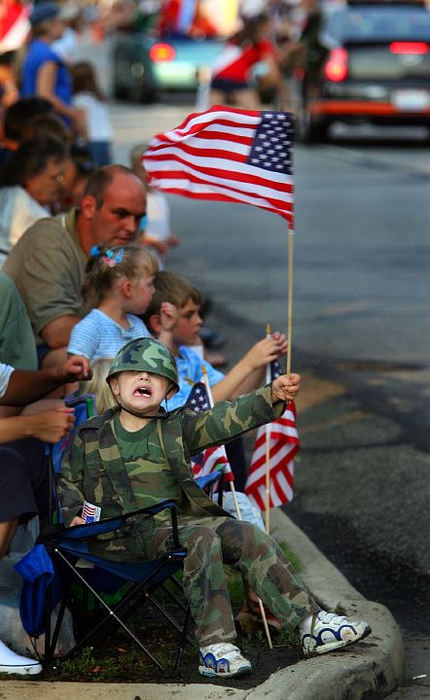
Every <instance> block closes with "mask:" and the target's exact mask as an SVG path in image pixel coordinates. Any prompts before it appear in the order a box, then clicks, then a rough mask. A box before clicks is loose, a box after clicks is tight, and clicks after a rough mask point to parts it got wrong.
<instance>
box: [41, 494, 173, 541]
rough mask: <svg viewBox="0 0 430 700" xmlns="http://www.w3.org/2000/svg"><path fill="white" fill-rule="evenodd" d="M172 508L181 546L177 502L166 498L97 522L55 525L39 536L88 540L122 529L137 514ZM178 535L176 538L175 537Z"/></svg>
mask: <svg viewBox="0 0 430 700" xmlns="http://www.w3.org/2000/svg"><path fill="white" fill-rule="evenodd" d="M166 508H167V509H168V510H170V514H171V520H172V528H173V540H174V543H175V546H176V544H177V546H178V547H179V538H178V528H177V517H176V503H175V501H171V500H164V501H160V502H159V503H156V504H155V505H153V506H148V507H147V508H139V509H138V510H133V511H131V512H130V513H124V514H123V515H118V516H115V517H113V518H106V520H99V521H98V522H96V523H88V524H85V525H74V526H73V527H65V526H61V525H57V526H54V527H49V528H47V529H46V530H44V531H43V532H42V533H41V534H40V536H39V538H38V542H40V543H43V542H46V541H47V540H52V539H57V538H61V539H62V540H64V539H66V540H87V539H90V538H92V537H97V536H98V535H104V534H106V533H108V532H113V531H114V530H120V529H121V527H123V526H124V525H125V524H126V523H127V520H129V519H130V518H132V517H135V516H136V515H146V516H147V517H148V518H150V517H152V516H154V515H156V514H157V513H160V512H161V511H162V510H165V509H166ZM175 536H176V538H175Z"/></svg>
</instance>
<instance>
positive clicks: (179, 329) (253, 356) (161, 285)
mask: <svg viewBox="0 0 430 700" xmlns="http://www.w3.org/2000/svg"><path fill="white" fill-rule="evenodd" d="M154 285H155V293H154V295H153V297H152V300H151V303H150V304H149V306H148V308H147V311H146V313H145V315H144V319H145V322H146V323H147V325H148V328H149V329H150V331H151V332H152V333H153V335H154V336H156V337H157V336H159V333H160V332H161V329H162V320H161V314H160V309H161V307H162V305H163V304H165V303H166V302H168V303H170V304H171V305H173V306H174V307H175V308H176V310H177V311H176V313H177V315H178V321H177V323H176V325H175V326H174V327H173V329H172V332H171V337H170V338H169V337H168V336H167V335H165V336H164V337H163V338H162V340H163V341H164V342H165V343H166V344H167V345H168V346H169V348H170V350H171V351H172V353H173V354H174V356H175V358H176V363H177V365H178V374H179V391H178V392H177V393H176V394H175V395H174V396H172V397H171V398H170V399H169V401H168V404H167V408H168V410H170V411H171V410H173V409H174V408H177V407H179V406H182V405H183V404H184V403H185V402H186V400H187V398H188V395H189V393H190V391H191V389H192V386H193V384H195V383H196V382H198V381H200V380H201V377H202V367H204V368H205V370H206V372H207V379H208V382H209V386H210V387H211V389H212V396H213V400H214V402H216V401H224V400H231V399H233V398H236V396H239V394H245V393H247V392H248V391H251V390H253V389H256V388H257V387H259V386H260V385H261V384H262V383H263V381H264V379H265V372H266V364H267V363H268V362H271V361H272V360H275V359H279V358H280V357H282V355H284V354H285V353H286V351H287V341H286V338H285V336H284V335H282V334H280V333H274V334H273V336H272V337H271V338H264V339H263V340H260V341H259V342H258V343H256V344H255V345H253V346H252V347H251V348H250V349H249V350H248V352H247V353H246V354H245V355H244V356H243V357H242V358H241V359H240V360H239V362H237V363H236V364H235V365H234V367H233V368H232V369H231V370H230V371H229V372H228V373H227V374H225V375H224V374H223V373H222V372H220V371H219V370H217V369H215V368H214V367H213V365H212V364H211V363H210V362H208V361H207V359H206V360H205V359H203V358H202V357H201V356H200V355H198V354H197V353H196V352H195V350H194V349H193V348H192V347H191V346H193V345H194V346H195V345H197V343H198V341H199V331H200V327H201V325H202V319H201V317H200V313H199V312H200V305H201V295H200V292H199V290H198V289H196V287H194V285H192V284H191V282H189V281H188V280H186V279H184V278H183V277H179V275H175V274H174V273H173V272H170V271H167V270H164V271H161V272H158V273H157V274H156V275H155V278H154ZM159 337H161V336H159ZM226 451H227V456H228V459H229V462H230V464H231V467H232V469H233V472H234V476H235V481H236V486H237V489H238V490H239V491H243V490H244V488H245V482H246V477H247V470H246V460H245V455H244V451H243V446H242V441H241V440H234V441H232V442H230V443H228V444H227V445H226Z"/></svg>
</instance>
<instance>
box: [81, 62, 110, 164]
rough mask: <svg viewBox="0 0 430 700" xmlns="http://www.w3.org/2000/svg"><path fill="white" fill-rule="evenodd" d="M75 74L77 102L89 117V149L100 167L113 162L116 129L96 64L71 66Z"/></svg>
mask: <svg viewBox="0 0 430 700" xmlns="http://www.w3.org/2000/svg"><path fill="white" fill-rule="evenodd" d="M71 72H72V77H73V105H74V106H75V107H77V108H78V109H81V110H84V111H85V113H86V118H87V134H88V149H89V151H90V154H91V158H92V159H93V160H94V161H95V163H97V165H98V166H99V167H102V166H103V165H109V164H110V163H111V143H112V140H113V129H112V126H111V121H110V116H109V107H108V104H107V100H106V97H105V95H104V94H103V92H102V91H101V90H100V88H99V86H98V84H97V78H96V74H95V71H94V68H93V66H92V65H91V63H88V61H79V62H78V63H75V64H74V65H73V66H71Z"/></svg>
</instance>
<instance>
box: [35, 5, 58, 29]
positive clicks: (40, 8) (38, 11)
mask: <svg viewBox="0 0 430 700" xmlns="http://www.w3.org/2000/svg"><path fill="white" fill-rule="evenodd" d="M60 12H61V7H60V5H58V4H57V3H56V2H51V0H45V2H39V3H38V4H37V5H35V6H34V8H33V12H32V13H31V15H30V24H31V25H32V27H34V26H36V24H40V23H41V22H46V20H48V19H54V18H55V17H59V15H60Z"/></svg>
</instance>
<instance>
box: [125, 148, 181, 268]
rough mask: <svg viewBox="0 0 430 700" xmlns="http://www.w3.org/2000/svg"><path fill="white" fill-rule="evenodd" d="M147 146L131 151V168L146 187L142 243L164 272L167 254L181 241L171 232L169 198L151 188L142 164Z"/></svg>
mask: <svg viewBox="0 0 430 700" xmlns="http://www.w3.org/2000/svg"><path fill="white" fill-rule="evenodd" d="M147 147H148V146H147V144H144V143H140V144H138V145H136V146H134V148H132V150H131V151H130V167H131V169H132V170H133V172H134V173H135V175H137V177H139V178H140V179H141V180H142V182H143V183H144V185H145V187H146V217H144V220H143V221H142V242H143V244H144V245H147V246H149V249H150V250H151V252H152V253H153V254H154V255H155V257H156V259H157V262H158V269H159V270H164V267H165V262H166V257H167V253H168V252H169V250H170V248H173V247H174V246H176V245H178V243H179V239H178V238H177V236H174V235H172V232H171V230H170V211H169V204H168V201H167V197H166V196H165V195H164V194H163V193H162V192H160V190H158V189H156V188H155V187H151V185H150V184H149V181H148V175H147V173H146V170H145V168H144V166H143V163H142V156H143V154H144V153H145V151H146V149H147Z"/></svg>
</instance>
